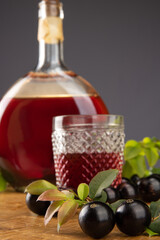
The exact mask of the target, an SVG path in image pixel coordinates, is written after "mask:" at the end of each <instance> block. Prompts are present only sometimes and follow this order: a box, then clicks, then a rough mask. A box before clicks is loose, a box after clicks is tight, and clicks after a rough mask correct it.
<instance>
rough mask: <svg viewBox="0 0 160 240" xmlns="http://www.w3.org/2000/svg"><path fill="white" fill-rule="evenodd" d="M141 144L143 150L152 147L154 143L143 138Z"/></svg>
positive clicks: (147, 138) (149, 139)
mask: <svg viewBox="0 0 160 240" xmlns="http://www.w3.org/2000/svg"><path fill="white" fill-rule="evenodd" d="M142 144H143V146H144V147H145V148H150V147H153V146H154V142H153V141H152V139H151V138H149V137H145V138H143V140H142Z"/></svg>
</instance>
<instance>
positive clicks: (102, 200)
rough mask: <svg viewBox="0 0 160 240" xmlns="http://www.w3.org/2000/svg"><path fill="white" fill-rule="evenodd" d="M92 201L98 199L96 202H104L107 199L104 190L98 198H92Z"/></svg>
mask: <svg viewBox="0 0 160 240" xmlns="http://www.w3.org/2000/svg"><path fill="white" fill-rule="evenodd" d="M93 200H94V201H98V202H103V203H106V201H107V193H106V192H105V191H102V193H101V196H100V197H99V198H98V197H97V198H94V199H93Z"/></svg>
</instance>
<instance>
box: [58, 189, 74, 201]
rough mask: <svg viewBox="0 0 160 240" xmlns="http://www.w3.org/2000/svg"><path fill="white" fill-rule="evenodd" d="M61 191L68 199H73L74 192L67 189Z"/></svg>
mask: <svg viewBox="0 0 160 240" xmlns="http://www.w3.org/2000/svg"><path fill="white" fill-rule="evenodd" d="M61 192H62V193H64V194H65V195H66V197H67V198H68V199H74V197H75V194H74V193H73V192H70V191H69V190H63V191H61Z"/></svg>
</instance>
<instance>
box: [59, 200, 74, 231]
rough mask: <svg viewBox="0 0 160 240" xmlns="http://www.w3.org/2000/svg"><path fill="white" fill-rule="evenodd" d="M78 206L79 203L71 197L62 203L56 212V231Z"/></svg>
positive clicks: (72, 214)
mask: <svg viewBox="0 0 160 240" xmlns="http://www.w3.org/2000/svg"><path fill="white" fill-rule="evenodd" d="M78 206H79V204H78V203H77V202H76V201H75V200H72V199H69V200H67V201H66V202H64V203H63V205H62V206H61V207H60V209H59V212H58V226H57V231H58V232H59V230H60V227H61V226H62V225H63V224H65V223H66V222H67V221H68V220H69V219H71V218H72V217H73V216H74V215H75V214H76V212H77V209H78Z"/></svg>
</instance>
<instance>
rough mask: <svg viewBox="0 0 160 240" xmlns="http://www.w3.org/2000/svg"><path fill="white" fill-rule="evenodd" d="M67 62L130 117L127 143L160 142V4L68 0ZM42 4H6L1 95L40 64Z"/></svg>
mask: <svg viewBox="0 0 160 240" xmlns="http://www.w3.org/2000/svg"><path fill="white" fill-rule="evenodd" d="M62 2H63V3H64V10H65V19H64V34H65V62H66V64H67V66H68V67H69V68H70V69H72V70H74V71H75V72H76V73H78V74H80V75H82V76H83V77H85V78H86V79H87V80H88V81H89V82H90V83H91V84H92V85H93V86H94V87H95V88H96V89H97V91H98V92H99V93H100V95H101V96H102V98H103V100H104V102H105V103H106V104H107V106H108V108H109V110H110V113H113V114H123V115H124V116H125V125H126V139H131V138H133V139H137V140H141V139H142V138H143V137H145V136H150V137H152V136H156V137H158V138H160V108H159V105H160V94H159V89H160V81H159V79H160V1H159V0H99V1H98V0H63V1H62ZM37 4H38V0H14V1H13V0H4V1H1V4H0V33H1V34H0V76H1V78H0V97H2V96H3V94H4V93H5V92H6V90H7V89H8V88H9V87H10V86H11V85H12V84H13V83H14V82H15V81H16V80H17V79H18V78H19V77H20V76H23V75H24V74H25V73H27V72H28V71H29V70H31V69H33V68H34V66H35V65H36V63H37V55H38V43H37V41H36V36H37V22H38V21H37Z"/></svg>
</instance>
